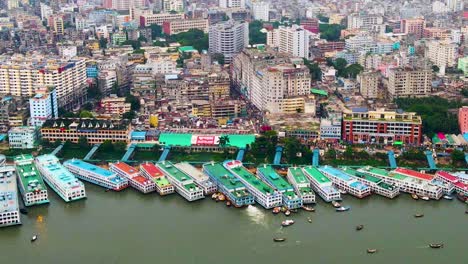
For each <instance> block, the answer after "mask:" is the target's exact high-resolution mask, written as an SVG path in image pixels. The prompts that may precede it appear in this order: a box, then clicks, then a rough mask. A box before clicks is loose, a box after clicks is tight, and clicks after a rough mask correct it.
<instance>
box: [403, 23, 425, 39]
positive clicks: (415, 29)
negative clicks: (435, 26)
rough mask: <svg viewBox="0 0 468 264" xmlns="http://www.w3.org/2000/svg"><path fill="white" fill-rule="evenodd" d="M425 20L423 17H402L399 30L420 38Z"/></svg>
mask: <svg viewBox="0 0 468 264" xmlns="http://www.w3.org/2000/svg"><path fill="white" fill-rule="evenodd" d="M425 27H426V21H425V20H424V18H413V19H402V20H401V22H400V31H401V32H402V33H405V34H408V35H414V36H415V37H416V38H417V39H420V38H422V36H423V32H424V28H425Z"/></svg>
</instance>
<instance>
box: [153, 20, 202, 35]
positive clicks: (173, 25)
mask: <svg viewBox="0 0 468 264" xmlns="http://www.w3.org/2000/svg"><path fill="white" fill-rule="evenodd" d="M162 26H163V32H164V33H165V34H167V35H173V34H178V33H181V32H187V31H189V30H190V29H199V30H201V31H203V32H205V33H208V28H209V21H208V19H180V20H171V21H164V22H163V25H162Z"/></svg>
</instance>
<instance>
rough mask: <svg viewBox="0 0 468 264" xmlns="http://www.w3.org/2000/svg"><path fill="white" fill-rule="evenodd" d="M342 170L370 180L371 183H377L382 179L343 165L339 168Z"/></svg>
mask: <svg viewBox="0 0 468 264" xmlns="http://www.w3.org/2000/svg"><path fill="white" fill-rule="evenodd" d="M341 169H342V170H343V171H344V172H346V173H348V174H350V175H352V176H354V177H358V178H361V179H364V180H368V181H370V182H373V183H376V184H378V183H379V182H381V181H382V180H381V179H379V178H377V177H374V176H372V175H370V174H367V173H363V172H359V171H357V170H355V169H351V168H349V167H343V168H341Z"/></svg>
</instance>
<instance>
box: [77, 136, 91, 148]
mask: <svg viewBox="0 0 468 264" xmlns="http://www.w3.org/2000/svg"><path fill="white" fill-rule="evenodd" d="M78 146H79V147H80V148H81V149H85V148H87V147H89V143H88V138H87V137H84V136H81V137H79V138H78Z"/></svg>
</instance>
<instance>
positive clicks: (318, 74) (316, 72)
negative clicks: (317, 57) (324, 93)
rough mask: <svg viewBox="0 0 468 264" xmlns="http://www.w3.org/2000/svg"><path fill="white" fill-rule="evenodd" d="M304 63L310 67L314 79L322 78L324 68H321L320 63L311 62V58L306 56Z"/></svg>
mask: <svg viewBox="0 0 468 264" xmlns="http://www.w3.org/2000/svg"><path fill="white" fill-rule="evenodd" d="M304 65H305V66H307V68H309V72H310V77H311V78H312V80H317V81H320V80H322V70H321V69H320V67H319V65H318V63H311V62H310V61H309V60H307V59H306V58H304Z"/></svg>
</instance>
